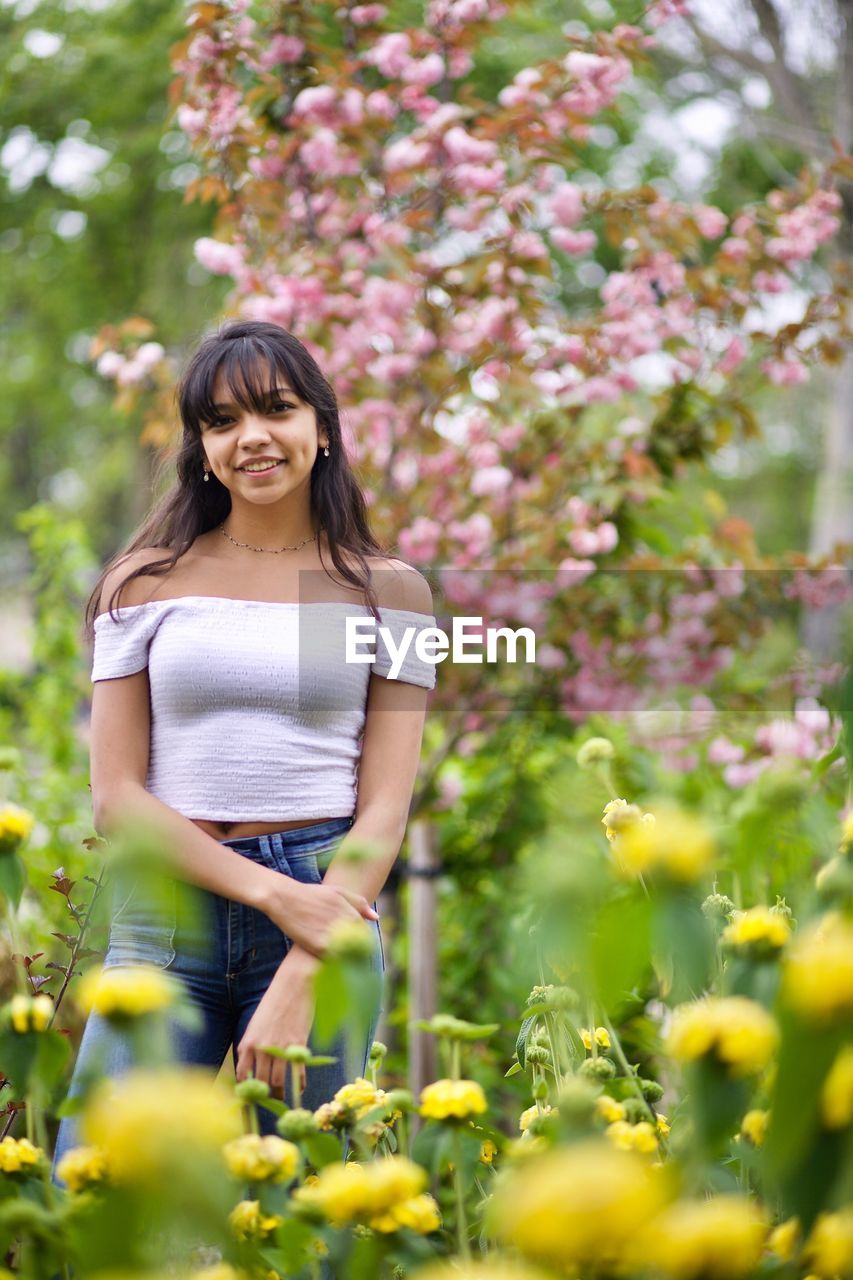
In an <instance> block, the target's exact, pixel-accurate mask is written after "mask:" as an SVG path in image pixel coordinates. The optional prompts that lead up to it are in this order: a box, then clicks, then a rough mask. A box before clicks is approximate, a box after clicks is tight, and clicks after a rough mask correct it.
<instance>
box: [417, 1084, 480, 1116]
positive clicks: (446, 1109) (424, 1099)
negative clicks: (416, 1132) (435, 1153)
mask: <svg viewBox="0 0 853 1280" xmlns="http://www.w3.org/2000/svg"><path fill="white" fill-rule="evenodd" d="M487 1109H488V1104H487V1102H486V1095H485V1094H484V1093H483V1090H482V1089H481V1087H480V1085H478V1084H477V1082H476V1080H436V1081H435V1083H434V1084H428V1085H427V1086H426V1088H425V1089H423V1090H422V1091H421V1115H422V1116H424V1117H425V1118H426V1119H428V1120H446V1119H448V1118H449V1117H451V1116H452V1117H455V1118H456V1119H459V1120H465V1119H467V1118H468V1117H469V1116H478V1115H482V1114H483V1112H484V1111H486V1110H487Z"/></svg>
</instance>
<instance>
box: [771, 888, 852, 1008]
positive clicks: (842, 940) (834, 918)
mask: <svg viewBox="0 0 853 1280" xmlns="http://www.w3.org/2000/svg"><path fill="white" fill-rule="evenodd" d="M783 991H784V994H785V998H786V1000H787V1002H788V1004H789V1005H790V1006H791V1007H792V1008H793V1009H795V1010H796V1012H797V1013H799V1014H800V1016H801V1017H803V1018H806V1019H808V1020H809V1021H811V1022H823V1023H826V1022H831V1021H833V1020H834V1019H836V1018H841V1017H844V1016H845V1015H849V1014H850V1013H853V921H851V920H849V919H847V918H846V917H844V916H842V915H841V914H840V912H838V911H830V912H827V914H826V915H824V916H821V917H820V918H819V919H818V920H815V921H813V922H812V924H810V925H809V926H808V927H807V928H806V929H803V930H802V931H801V933H800V934H799V935H798V937H797V938H795V940H794V941H793V942H792V944H791V947H790V949H789V951H788V958H787V962H786V964H785V969H784V974H783Z"/></svg>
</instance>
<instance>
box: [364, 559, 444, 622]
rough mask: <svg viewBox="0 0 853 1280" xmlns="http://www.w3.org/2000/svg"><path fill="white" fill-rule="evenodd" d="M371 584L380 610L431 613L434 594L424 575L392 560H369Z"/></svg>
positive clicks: (403, 561) (403, 563) (400, 562)
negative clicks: (382, 606) (380, 607)
mask: <svg viewBox="0 0 853 1280" xmlns="http://www.w3.org/2000/svg"><path fill="white" fill-rule="evenodd" d="M368 565H369V567H370V581H371V584H372V586H373V589H374V591H375V592H376V599H377V601H378V602H379V604H380V606H381V605H384V606H385V607H386V608H387V609H407V610H409V612H411V613H426V614H431V613H432V591H431V590H430V585H429V583H428V582H427V580H426V578H425V577H424V576H423V574H422V573H419V572H418V570H417V569H413V568H412V566H411V565H410V564H406V562H405V560H396V559H395V558H394V557H393V556H370V557H368Z"/></svg>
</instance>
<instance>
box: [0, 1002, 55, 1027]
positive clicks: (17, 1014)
mask: <svg viewBox="0 0 853 1280" xmlns="http://www.w3.org/2000/svg"><path fill="white" fill-rule="evenodd" d="M53 1008H54V1005H53V1001H52V1000H51V998H50V996H25V995H16V996H12V999H11V1000H10V1001H9V1004H8V1010H9V1021H10V1023H11V1024H12V1030H13V1031H17V1032H18V1034H19V1035H26V1033H27V1032H28V1031H46V1030H47V1028H48V1025H49V1023H50V1020H51V1018H52V1017H53Z"/></svg>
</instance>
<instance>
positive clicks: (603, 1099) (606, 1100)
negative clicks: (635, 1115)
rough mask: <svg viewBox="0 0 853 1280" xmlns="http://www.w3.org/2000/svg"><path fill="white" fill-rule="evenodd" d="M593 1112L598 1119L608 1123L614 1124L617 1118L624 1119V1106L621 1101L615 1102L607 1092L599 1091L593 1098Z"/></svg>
mask: <svg viewBox="0 0 853 1280" xmlns="http://www.w3.org/2000/svg"><path fill="white" fill-rule="evenodd" d="M595 1114H596V1115H597V1116H598V1118H599V1119H600V1120H606V1121H607V1123H608V1124H616V1122H617V1121H618V1120H624V1119H625V1108H624V1106H623V1105H622V1103H621V1102H617V1101H616V1099H615V1098H611V1097H610V1095H609V1094H607V1093H601V1094H599V1096H598V1097H597V1098H596V1100H595Z"/></svg>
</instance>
